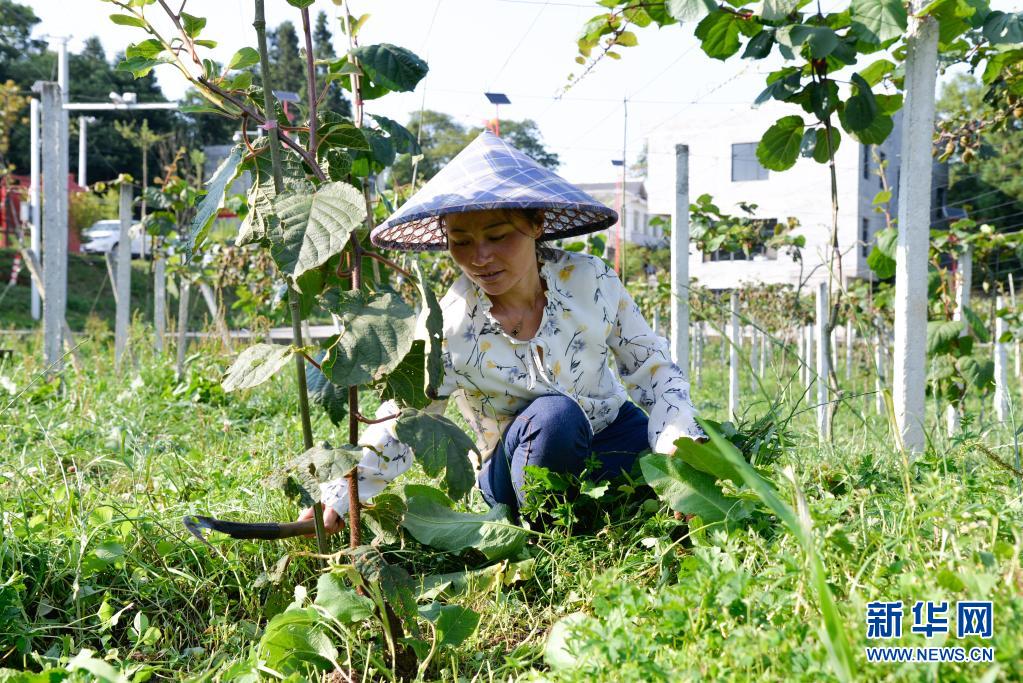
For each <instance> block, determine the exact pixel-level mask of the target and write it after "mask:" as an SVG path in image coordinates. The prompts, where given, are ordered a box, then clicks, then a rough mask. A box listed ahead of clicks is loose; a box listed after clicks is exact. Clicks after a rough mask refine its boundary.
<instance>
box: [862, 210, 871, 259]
mask: <svg viewBox="0 0 1023 683" xmlns="http://www.w3.org/2000/svg"><path fill="white" fill-rule="evenodd" d="M860 242H861V243H862V245H861V246H860V251H861V252H862V253H863V257H864V258H866V257H867V256H868V255H869V254H870V248H871V246H872V245H871V244H870V219H869V218H864V219H863V225H862V227H861V228H860Z"/></svg>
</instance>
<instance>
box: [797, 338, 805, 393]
mask: <svg viewBox="0 0 1023 683" xmlns="http://www.w3.org/2000/svg"><path fill="white" fill-rule="evenodd" d="M796 353H797V354H798V355H799V361H800V363H799V384H800V385H802V386H804V387H805V386H806V365H805V363H804V362H803V361H805V360H806V332H805V331H804V328H803V327H800V328H797V329H796Z"/></svg>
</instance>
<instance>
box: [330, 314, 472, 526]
mask: <svg viewBox="0 0 1023 683" xmlns="http://www.w3.org/2000/svg"><path fill="white" fill-rule="evenodd" d="M415 337H416V339H425V338H426V325H425V313H424V314H423V315H420V317H419V321H418V323H417V325H416V333H415ZM441 359H442V365H443V369H444V377H443V381H442V382H441V385H440V386H439V387H438V388H437V396H438V398H437V399H436V400H434V401H433V402H432V403H430V405H429V406H427V408H426V412H429V413H435V414H440V415H443V414H444V411H445V409H446V408H447V403H448V397H449V396H450V395H451V393H452V392H453V391H454V390H455V389H456V388H457V387H456V386H455V385H454V383H453V378H454V373H453V372H452V371H451V370H450V365H451V360H450V354H449V353H448V349H447V342H446V340H441ZM399 412H401V410H400V408H398V405H397V404H396V403H395V402H394V401H385V402H384V403H383V404H381V406H380V407H379V408H377V412H376V419H380V418H383V417H387V416H388V415H397V414H398V413H399ZM397 422H398V421H397V419H391V420H386V421H384V422H377V423H375V424H371V425H370V426H369V427H368V428H366V431H364V432H363V433H362V436H360V437H359V445H360V446H363V449H362V460H361V461H360V462H359V466H358V468H357V470H356V471H357V473H358V477H359V500H361V501H362V502H366V501H368V500H370V499H372V498H373V496H375V495H377V494H378V493H380V492H381V491H383V490H384V489H385V488H387V485H388V484H389V483H390V482H391V481H393V480H394V479H395V478H397V477H398V475H400V474H401V473H403V472H404V471H405V470H407V469H408V468H409V467H411V466H412V460H413V453H412V449H411V448H410V447H409V446H407V445H405V444H403V443H402V442H401V441H399V440H398V437H397V435H396V433H395V426H396V424H397ZM320 497H321V499H322V501H323V504H324V505H329V506H331V507H332V508H334V509H335V510H336V511H337V513H338V514H339V515H341V516H344V515H346V514H348V481H347V480H346V479H344V478H341V479H334V480H333V481H330V482H327V483H325V484H322V485H321V486H320Z"/></svg>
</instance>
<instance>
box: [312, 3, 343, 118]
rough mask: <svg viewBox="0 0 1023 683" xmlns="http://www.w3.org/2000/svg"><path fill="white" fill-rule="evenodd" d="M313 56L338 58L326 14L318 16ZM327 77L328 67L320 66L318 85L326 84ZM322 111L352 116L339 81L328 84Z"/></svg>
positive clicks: (321, 13)
mask: <svg viewBox="0 0 1023 683" xmlns="http://www.w3.org/2000/svg"><path fill="white" fill-rule="evenodd" d="M313 56H314V57H315V58H316V59H317V60H327V59H335V58H337V54H336V53H335V52H334V45H333V36H332V35H331V33H330V28H328V26H327V13H326V12H320V13H319V14H317V15H316V25H315V26H314V27H313ZM326 75H327V67H326V65H323V64H320V65H318V66H317V67H316V81H317V82H318V83H323V82H326V80H325V79H326ZM320 109H323V110H327V111H332V112H335V113H337V114H340V115H341V116H351V115H352V106H351V104H350V103H349V102H348V100H347V99H346V98H345V96H344V93H343V92H342V90H341V86H340V85H338V83H337V81H329V82H327V85H326V90H325V94H324V97H323V101H322V102H321V103H320Z"/></svg>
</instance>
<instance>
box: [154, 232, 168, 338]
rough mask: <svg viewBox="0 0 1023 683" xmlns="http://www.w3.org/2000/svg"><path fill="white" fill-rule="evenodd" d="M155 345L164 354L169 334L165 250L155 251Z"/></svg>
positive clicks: (159, 247)
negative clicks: (166, 337)
mask: <svg viewBox="0 0 1023 683" xmlns="http://www.w3.org/2000/svg"><path fill="white" fill-rule="evenodd" d="M153 282H154V287H153V289H154V294H153V327H154V328H155V329H154V331H153V332H154V336H153V343H154V347H155V348H156V351H157V353H163V342H164V335H165V334H166V332H167V259H165V258H164V255H163V249H162V248H161V246H157V248H156V249H154V250H153Z"/></svg>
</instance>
